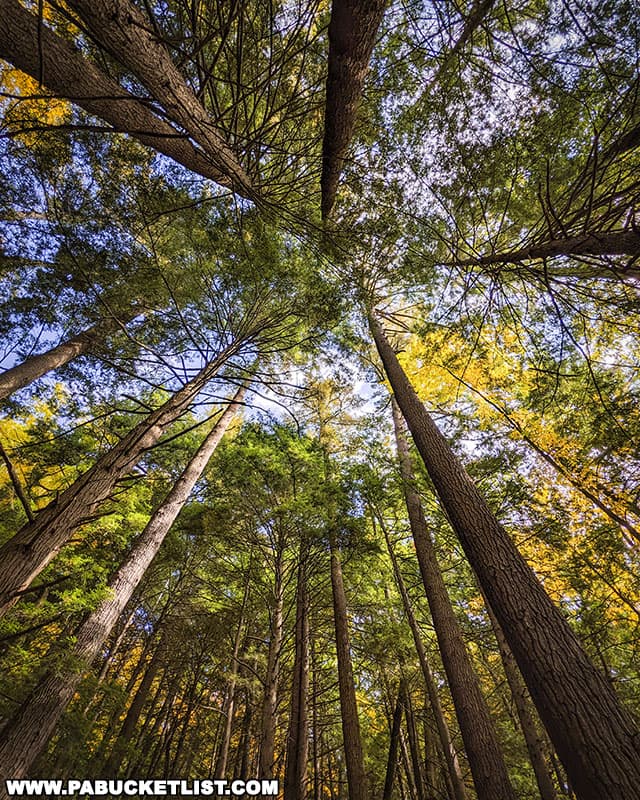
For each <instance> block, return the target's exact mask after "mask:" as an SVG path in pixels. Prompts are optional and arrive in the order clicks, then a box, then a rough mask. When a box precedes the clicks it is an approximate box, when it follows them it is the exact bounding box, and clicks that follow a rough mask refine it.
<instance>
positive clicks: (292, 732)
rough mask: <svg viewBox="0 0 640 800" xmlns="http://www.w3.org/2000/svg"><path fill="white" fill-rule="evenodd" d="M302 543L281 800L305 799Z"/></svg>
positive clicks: (305, 631) (305, 644)
mask: <svg viewBox="0 0 640 800" xmlns="http://www.w3.org/2000/svg"><path fill="white" fill-rule="evenodd" d="M306 572H307V565H306V552H305V545H304V544H302V545H301V546H300V563H299V564H298V586H297V590H296V628H295V660H294V664H293V685H292V688H291V716H290V719H289V733H288V737H287V768H286V772H285V777H284V800H304V799H305V798H306V796H307V758H308V754H309V730H308V728H309V723H308V702H309V598H308V594H307V575H306Z"/></svg>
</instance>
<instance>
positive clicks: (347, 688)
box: [330, 533, 369, 800]
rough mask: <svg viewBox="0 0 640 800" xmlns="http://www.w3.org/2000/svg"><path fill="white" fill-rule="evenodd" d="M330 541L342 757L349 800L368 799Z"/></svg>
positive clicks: (343, 603) (338, 574)
mask: <svg viewBox="0 0 640 800" xmlns="http://www.w3.org/2000/svg"><path fill="white" fill-rule="evenodd" d="M330 543H331V587H332V590H333V619H334V623H335V629H336V653H337V657H338V688H339V693H340V712H341V719H342V738H343V741H344V757H345V762H346V766H347V783H348V786H349V800H368V797H369V795H368V792H367V777H366V774H365V771H364V757H363V755H362V741H361V738H360V721H359V719H358V705H357V701H356V690H355V684H354V682H353V668H352V666H351V646H350V642H349V626H348V623H347V599H346V596H345V593H344V583H343V581H342V566H341V564H340V552H339V550H338V546H337V543H336V541H335V535H334V534H333V533H332V534H330Z"/></svg>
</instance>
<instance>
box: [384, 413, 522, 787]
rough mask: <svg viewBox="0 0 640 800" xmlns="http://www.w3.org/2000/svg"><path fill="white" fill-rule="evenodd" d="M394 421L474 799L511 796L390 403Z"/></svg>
mask: <svg viewBox="0 0 640 800" xmlns="http://www.w3.org/2000/svg"><path fill="white" fill-rule="evenodd" d="M393 421H394V426H395V434H396V445H397V448H398V459H399V461H400V472H401V475H402V481H403V491H404V496H405V501H406V504H407V512H408V515H409V523H410V525H411V532H412V534H413V541H414V543H415V547H416V555H417V556H418V564H419V566H420V573H421V575H422V582H423V584H424V589H425V593H426V595H427V600H428V602H429V609H430V610H431V617H432V619H433V626H434V628H435V632H436V636H437V638H438V644H439V646H440V652H441V654H442V663H443V666H444V669H445V672H446V673H447V678H448V680H449V687H450V689H451V696H452V698H453V703H454V706H455V709H456V716H457V717H458V722H459V724H460V732H461V733H462V738H463V740H464V744H465V749H466V751H467V758H468V759H469V766H470V767H471V773H472V775H473V780H474V783H475V787H476V791H477V793H478V798H479V800H501V799H502V798H505V800H515V795H514V793H513V789H512V787H511V783H510V781H509V774H508V772H507V768H506V765H505V763H504V758H503V755H502V749H501V747H500V743H499V741H498V737H497V734H496V731H495V726H494V724H493V721H492V720H491V715H490V714H489V709H488V707H487V704H486V701H485V699H484V696H483V694H482V689H481V687H480V681H479V679H478V676H477V674H476V671H475V670H474V668H473V664H472V663H471V658H470V656H469V654H468V652H467V648H466V645H465V643H464V639H463V637H462V633H461V631H460V627H459V625H458V622H457V620H456V616H455V613H454V611H453V607H452V606H451V601H450V600H449V595H448V593H447V588H446V586H445V584H444V580H443V578H442V573H441V571H440V566H439V564H438V560H437V557H436V552H435V548H434V546H433V542H432V540H431V534H430V533H429V530H428V529H427V524H426V520H425V518H424V513H423V511H422V503H421V501H420V496H419V494H418V492H417V491H416V489H415V488H414V486H415V478H414V475H413V469H412V467H411V461H410V457H409V448H408V445H407V440H406V438H405V436H404V432H403V430H402V417H401V415H400V410H399V408H398V406H397V405H396V404H395V403H393Z"/></svg>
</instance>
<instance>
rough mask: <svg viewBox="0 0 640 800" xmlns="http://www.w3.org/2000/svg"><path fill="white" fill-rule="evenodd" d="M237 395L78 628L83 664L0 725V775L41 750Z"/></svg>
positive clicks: (52, 679)
mask: <svg viewBox="0 0 640 800" xmlns="http://www.w3.org/2000/svg"><path fill="white" fill-rule="evenodd" d="M243 394H244V387H242V388H240V389H239V390H238V392H237V393H236V396H235V397H234V399H233V400H232V401H231V402H230V403H229V404H228V406H227V408H226V409H225V411H224V413H223V414H222V416H221V417H220V419H219V420H218V423H217V425H216V426H215V427H214V428H213V429H212V430H211V432H210V433H209V434H208V435H207V437H206V438H205V440H204V441H203V443H202V444H201V445H200V447H199V448H198V450H197V452H196V453H195V455H194V456H193V458H192V459H191V461H190V462H189V464H188V465H187V467H186V468H185V470H184V471H183V472H182V474H181V475H180V477H179V478H178V480H177V481H176V483H175V484H174V486H173V488H172V489H171V491H170V492H169V494H168V495H167V497H166V498H165V500H164V502H163V503H162V504H161V505H160V506H159V508H158V509H157V511H156V512H155V513H154V514H153V516H152V517H151V519H150V520H149V522H148V524H147V526H146V527H145V529H144V531H143V532H142V533H141V534H140V536H139V537H138V539H137V540H136V542H135V544H134V545H133V547H132V549H131V552H130V553H129V555H128V556H127V559H126V561H125V562H124V563H123V564H122V566H121V567H120V569H118V571H117V572H116V573H115V575H114V577H113V578H112V580H111V581H110V582H109V588H110V589H111V593H112V595H111V597H109V598H107V599H105V600H103V601H102V603H100V605H99V606H98V607H97V608H96V610H95V611H93V612H91V614H89V616H88V617H87V618H86V620H85V621H84V622H83V623H82V624H81V625H80V628H79V629H78V632H77V635H76V642H75V645H74V646H73V657H74V660H75V661H76V662H78V663H79V664H80V665H83V666H80V667H76V668H73V667H72V668H66V669H64V668H62V669H53V670H52V671H51V672H49V673H47V674H46V675H45V676H44V678H43V679H42V680H41V681H40V683H39V684H38V685H37V686H36V688H35V689H34V690H33V691H32V692H31V694H30V695H29V696H28V697H27V699H26V700H25V701H24V703H22V705H21V706H20V708H19V709H18V710H17V712H16V713H15V714H14V716H13V717H12V719H10V720H9V721H8V722H7V723H6V725H5V726H4V727H3V729H2V731H1V732H0V777H2V778H20V777H23V776H24V775H26V773H27V771H28V769H29V768H30V766H31V764H32V763H33V761H34V760H35V759H36V758H37V757H38V755H39V754H40V753H41V752H42V750H43V748H44V747H45V745H46V743H47V741H48V739H49V737H50V736H51V734H52V732H53V730H54V728H55V726H56V724H57V722H58V720H59V719H60V717H61V715H62V713H63V712H64V710H65V708H66V707H67V705H68V704H69V702H70V700H71V699H72V697H73V695H74V693H75V690H76V687H77V686H78V684H79V683H80V681H81V680H82V677H83V674H84V671H85V669H86V668H87V667H88V665H90V664H91V662H92V661H93V660H94V658H95V657H96V655H97V653H98V651H99V649H100V647H102V645H103V644H104V642H105V640H106V638H107V637H108V636H109V633H110V632H111V630H112V629H113V626H114V625H115V624H116V622H117V620H118V617H119V616H120V615H121V614H122V612H123V610H124V608H125V606H126V605H127V603H128V602H129V599H130V598H131V595H132V594H133V592H134V591H135V589H136V587H137V586H138V584H139V583H140V581H141V580H142V577H143V575H144V573H145V571H146V570H147V568H148V566H149V564H150V563H151V561H152V560H153V558H154V556H155V555H156V553H157V552H158V550H159V549H160V546H161V544H162V542H163V541H164V539H165V537H166V535H167V533H168V532H169V529H170V528H171V525H172V524H173V522H174V520H175V519H176V517H177V516H178V514H179V512H180V510H181V509H182V507H183V506H184V504H185V502H186V501H187V498H188V497H189V495H190V493H191V490H192V489H193V487H194V486H195V484H196V482H197V480H198V479H199V477H200V475H201V474H202V472H203V470H204V468H205V467H206V465H207V462H208V461H209V459H210V458H211V455H212V454H213V452H214V450H215V449H216V447H217V446H218V443H219V442H220V440H221V439H222V436H223V434H224V432H225V430H226V429H227V427H228V425H229V423H230V422H231V419H232V418H233V415H234V414H235V412H236V410H237V408H238V405H239V404H240V402H241V400H242V396H243ZM4 797H6V794H4V786H0V798H4Z"/></svg>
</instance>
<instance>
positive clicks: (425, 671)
mask: <svg viewBox="0 0 640 800" xmlns="http://www.w3.org/2000/svg"><path fill="white" fill-rule="evenodd" d="M380 524H381V527H382V532H383V533H384V538H385V541H386V543H387V550H388V551H389V556H390V557H391V565H392V567H393V574H394V576H395V580H396V584H397V586H398V589H399V591H400V596H401V597H402V605H403V607H404V612H405V614H406V616H407V621H408V622H409V627H410V628H411V633H412V635H413V641H414V644H415V647H416V652H417V653H418V659H419V661H420V668H421V669H422V676H423V678H424V682H425V685H426V687H427V694H428V696H429V703H430V705H431V710H432V711H433V716H434V718H435V721H436V726H437V728H438V737H439V739H440V744H441V746H442V751H443V753H444V757H445V762H446V764H447V771H448V773H449V777H450V779H451V787H452V790H453V793H454V798H455V800H467V790H466V788H465V785H464V779H463V777H462V770H461V769H460V762H459V761H458V754H457V753H456V749H455V747H454V745H453V740H452V739H451V731H450V730H449V725H448V724H447V720H446V717H445V715H444V711H443V710H442V704H441V702H440V697H439V695H438V690H437V688H436V684H435V681H434V678H433V672H432V671H431V665H430V664H429V660H428V659H427V652H426V650H425V647H424V643H423V641H422V637H421V635H420V629H419V628H418V623H417V621H416V618H415V614H414V613H413V608H412V607H411V601H410V600H409V593H408V592H407V587H406V586H405V582H404V579H403V577H402V573H401V572H400V567H399V565H398V559H397V557H396V554H395V552H394V549H393V545H392V544H391V539H390V538H389V533H388V531H387V529H386V527H385V526H384V524H383V523H382V520H380Z"/></svg>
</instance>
